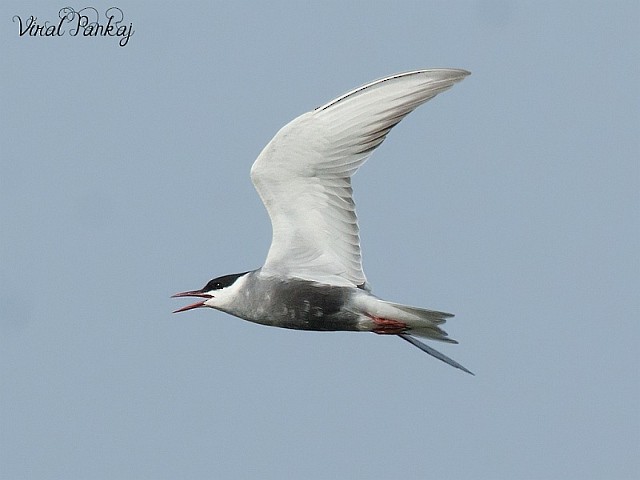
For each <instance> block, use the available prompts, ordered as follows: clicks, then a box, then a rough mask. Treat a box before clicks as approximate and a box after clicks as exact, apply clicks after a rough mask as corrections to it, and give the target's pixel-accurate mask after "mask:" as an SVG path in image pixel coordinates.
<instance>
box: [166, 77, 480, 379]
mask: <svg viewBox="0 0 640 480" xmlns="http://www.w3.org/2000/svg"><path fill="white" fill-rule="evenodd" d="M467 75H469V72H467V71H465V70H459V69H448V68H441V69H429V70H416V71H411V72H406V73H399V74H396V75H392V76H390V77H386V78H382V79H380V80H376V81H373V82H371V83H368V84H366V85H363V86H361V87H359V88H356V89H355V90H352V91H350V92H348V93H345V94H344V95H342V96H340V97H338V98H336V99H334V100H331V101H330V102H329V103H326V104H325V105H322V106H320V107H318V108H316V109H314V110H312V111H310V112H307V113H305V114H303V115H300V116H299V117H298V118H296V119H294V120H293V121H291V122H289V123H288V124H287V125H285V126H284V127H282V129H280V131H279V132H278V133H277V134H276V135H275V137H273V139H272V140H271V141H270V142H269V143H268V144H267V146H266V147H264V149H263V150H262V152H261V153H260V155H258V158H257V159H256V161H255V162H254V164H253V166H252V167H251V180H252V181H253V184H254V186H255V188H256V190H257V191H258V194H259V195H260V198H261V199H262V202H263V203H264V205H265V207H266V209H267V212H268V213H269V217H270V218H271V225H272V230H273V237H272V240H271V247H270V249H269V253H268V255H267V259H266V261H265V263H264V266H263V267H262V268H258V269H257V270H251V271H247V272H243V273H235V274H230V275H224V276H221V277H217V278H214V279H213V280H211V281H209V282H208V283H207V284H206V285H205V286H204V287H203V288H201V289H199V290H191V291H187V292H181V293H177V294H175V295H173V297H196V298H198V299H199V300H198V301H197V302H196V303H193V304H191V305H187V306H185V307H182V308H179V309H178V310H176V311H175V312H174V313H177V312H184V311H187V310H192V309H194V308H201V307H209V308H214V309H216V310H220V311H222V312H226V313H228V314H231V315H234V316H236V317H239V318H242V319H245V320H248V321H250V322H254V323H259V324H262V325H269V326H274V327H282V328H291V329H297V330H315V331H359V332H374V333H377V334H381V335H397V336H398V337H400V338H402V339H403V340H405V341H407V342H409V343H411V344H412V345H414V346H416V347H418V348H420V349H421V350H422V351H424V352H426V353H428V354H429V355H431V356H433V357H435V358H437V359H439V360H441V361H443V362H445V363H448V364H449V365H451V366H453V367H456V368H459V369H460V370H463V371H465V372H467V373H471V374H472V375H473V373H472V372H470V371H469V370H467V369H466V368H465V367H463V366H462V365H460V364H459V363H458V362H456V361H455V360H453V359H451V358H449V357H447V356H446V355H444V354H442V353H440V352H438V351H437V350H435V349H433V348H432V347H430V346H428V345H426V344H425V343H423V342H421V341H420V340H418V339H417V338H416V337H422V338H426V339H430V340H439V341H442V342H448V343H457V342H456V341H455V340H452V339H450V338H449V337H448V336H447V333H446V332H445V331H444V330H442V328H441V325H442V324H443V323H444V322H445V321H446V320H447V319H448V318H450V317H452V316H453V315H452V314H450V313H445V312H440V311H436V310H427V309H424V308H417V307H411V306H408V305H401V304H399V303H392V302H388V301H385V300H382V299H380V298H378V297H376V296H374V295H373V294H372V293H371V289H370V287H369V285H368V283H367V280H366V278H365V275H364V272H363V269H362V255H361V252H360V236H359V229H358V222H357V218H356V212H355V204H354V202H353V198H352V189H351V176H352V175H353V174H354V173H355V172H356V171H357V170H358V168H359V167H360V166H361V165H362V164H363V163H364V162H365V161H366V160H367V159H368V158H369V156H370V155H371V154H372V153H373V151H374V150H375V149H376V148H377V147H378V146H379V145H380V144H381V143H382V142H383V141H384V139H385V138H386V136H387V134H388V133H389V131H390V130H391V129H392V128H393V127H394V126H395V125H397V124H398V123H399V122H400V120H402V119H403V118H404V117H405V116H406V115H408V114H409V113H410V112H412V111H413V110H414V109H415V108H417V107H418V106H420V105H422V104H423V103H425V102H426V101H427V100H430V99H431V98H433V97H434V96H436V95H437V94H439V93H440V92H443V91H445V90H447V89H449V88H450V87H452V86H453V85H454V84H455V83H457V82H459V81H461V80H462V79H463V78H465V77H466V76H467Z"/></svg>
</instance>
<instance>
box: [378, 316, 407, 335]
mask: <svg viewBox="0 0 640 480" xmlns="http://www.w3.org/2000/svg"><path fill="white" fill-rule="evenodd" d="M371 319H372V320H373V322H374V323H375V324H376V326H375V328H374V329H373V330H372V332H374V333H378V334H380V335H397V334H399V333H405V332H406V331H407V324H406V323H403V322H399V321H397V320H391V319H388V318H380V317H371Z"/></svg>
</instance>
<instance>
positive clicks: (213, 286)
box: [201, 272, 249, 292]
mask: <svg viewBox="0 0 640 480" xmlns="http://www.w3.org/2000/svg"><path fill="white" fill-rule="evenodd" d="M246 273H249V272H242V273H232V274H230V275H223V276H222V277H218V278H214V279H213V280H210V281H209V283H207V284H206V285H205V286H204V288H203V289H202V290H201V291H202V292H210V291H211V290H220V289H222V288H225V287H228V286H229V285H233V284H234V283H235V281H236V280H237V279H238V278H240V277H241V276H243V275H244V274H246Z"/></svg>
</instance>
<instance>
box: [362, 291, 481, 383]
mask: <svg viewBox="0 0 640 480" xmlns="http://www.w3.org/2000/svg"><path fill="white" fill-rule="evenodd" d="M364 300H365V301H366V303H367V305H366V312H367V316H368V317H369V318H370V319H371V320H372V321H373V324H374V326H373V328H372V331H373V332H375V333H379V334H386V335H398V336H399V337H400V338H402V339H403V340H405V341H406V342H409V343H410V344H412V345H414V346H416V347H418V348H419V349H420V350H422V351H423V352H425V353H427V354H429V355H431V356H432V357H434V358H437V359H438V360H440V361H442V362H444V363H447V364H449V365H451V366H452V367H455V368H459V369H460V370H462V371H464V372H467V373H469V374H471V375H474V373H473V372H471V371H470V370H468V369H466V368H465V367H463V366H462V365H460V364H459V363H458V362H456V361H455V360H453V359H451V358H449V357H447V356H446V355H444V354H442V353H440V352H438V351H437V350H435V349H433V348H431V347H429V346H428V345H425V344H424V343H422V342H421V341H420V340H418V339H417V338H415V336H419V337H425V338H429V339H431V340H439V341H441V342H448V343H458V342H456V341H455V340H453V339H451V338H449V337H448V336H447V332H445V331H444V330H443V329H442V328H440V325H442V324H443V323H445V322H446V321H447V319H448V318H451V317H453V314H451V313H445V312H439V311H436V310H427V309H425V308H418V307H411V306H409V305H401V304H399V303H392V302H387V301H385V300H381V299H379V298H376V297H373V296H369V297H367V298H365V299H364Z"/></svg>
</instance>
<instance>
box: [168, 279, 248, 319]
mask: <svg viewBox="0 0 640 480" xmlns="http://www.w3.org/2000/svg"><path fill="white" fill-rule="evenodd" d="M247 273H249V272H243V273H233V274H231V275H223V276H222V277H218V278H214V279H213V280H211V281H209V282H208V283H207V284H206V285H205V286H204V287H202V288H201V289H200V290H190V291H188V292H180V293H176V294H175V295H172V298H174V297H198V298H203V299H204V300H201V301H199V302H196V303H192V304H191V305H187V306H186V307H182V308H179V309H178V310H176V311H174V312H173V313H178V312H186V311H187V310H192V309H194V308H200V307H210V308H217V309H221V310H223V309H224V307H225V305H227V304H229V303H230V302H231V301H232V300H233V299H234V298H236V297H237V294H238V292H239V291H240V289H241V288H242V284H243V283H244V282H242V281H239V279H242V278H244V277H245V275H246V274H247Z"/></svg>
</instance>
